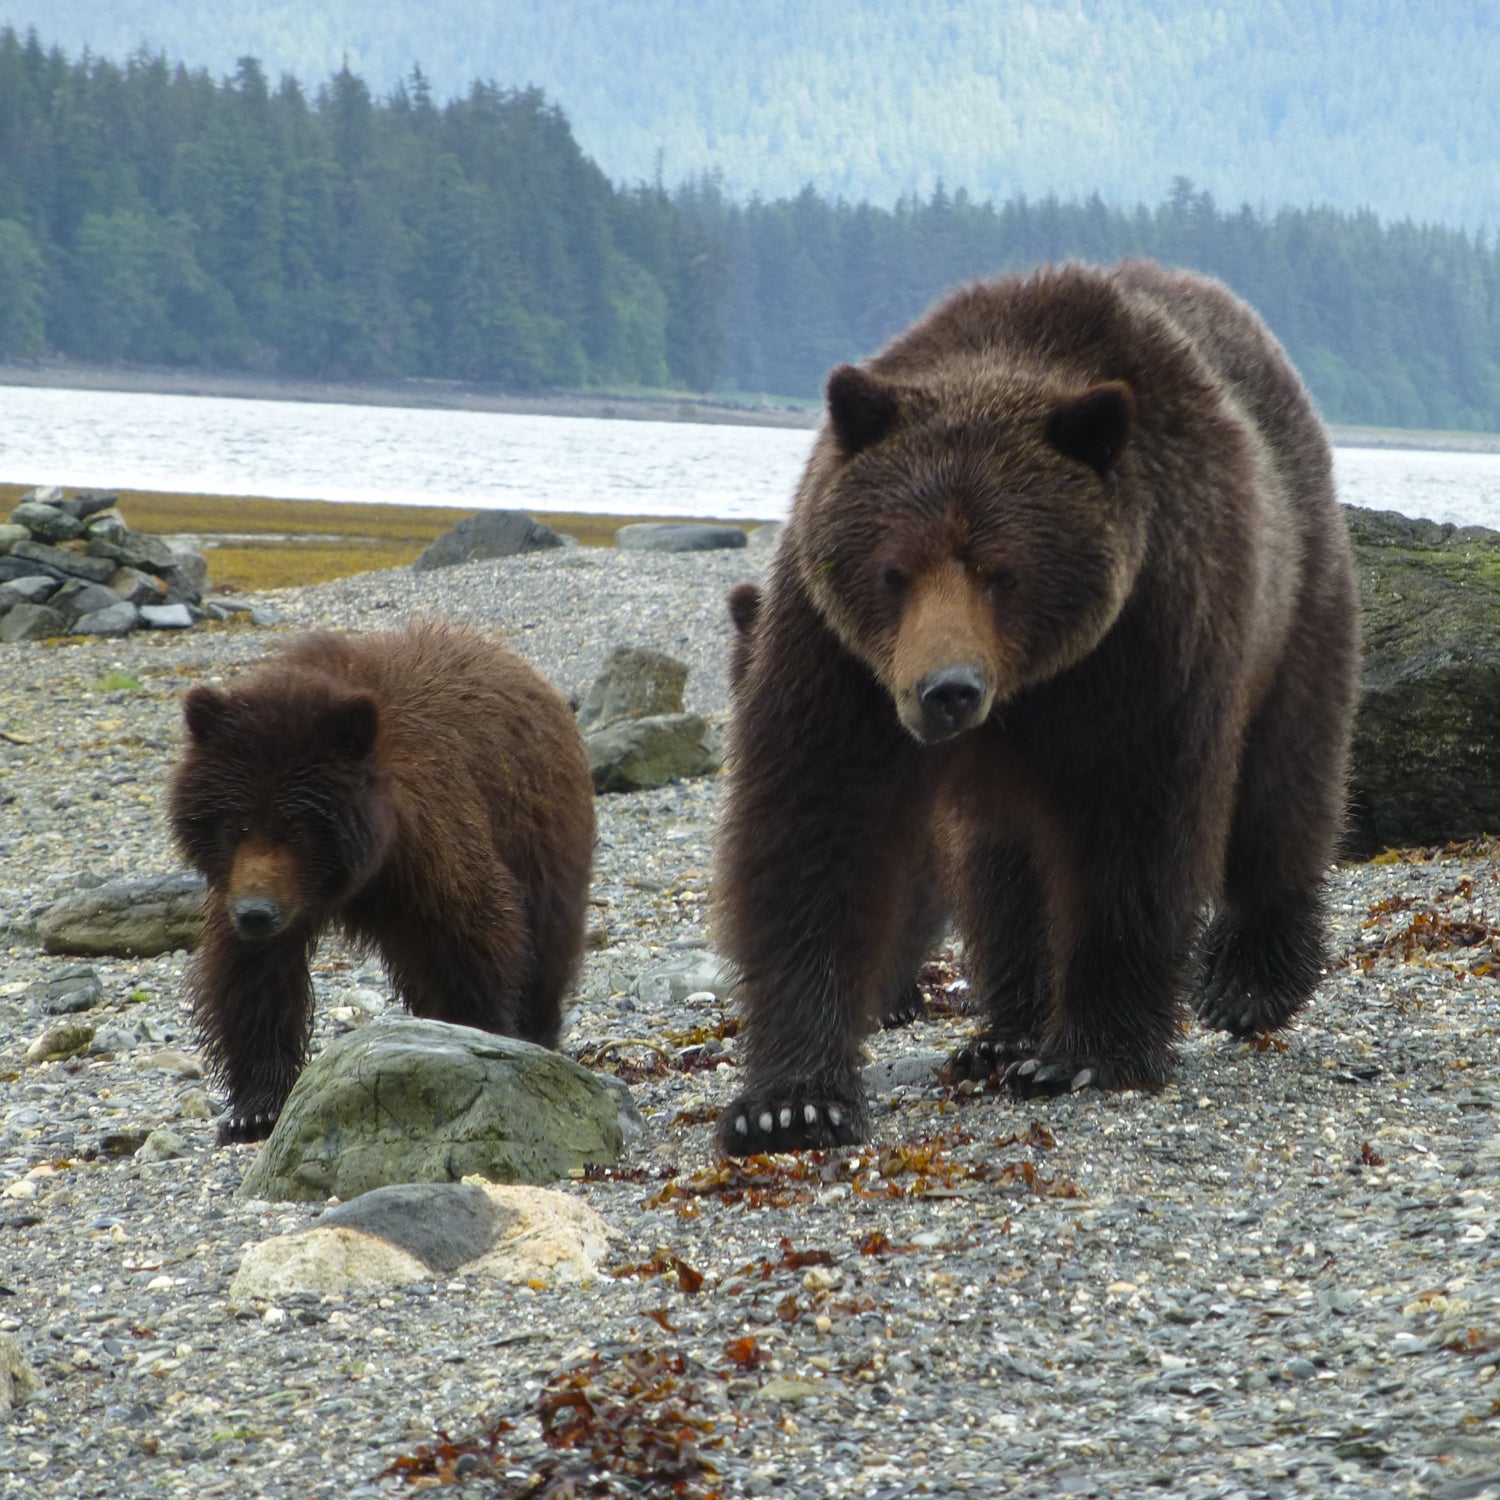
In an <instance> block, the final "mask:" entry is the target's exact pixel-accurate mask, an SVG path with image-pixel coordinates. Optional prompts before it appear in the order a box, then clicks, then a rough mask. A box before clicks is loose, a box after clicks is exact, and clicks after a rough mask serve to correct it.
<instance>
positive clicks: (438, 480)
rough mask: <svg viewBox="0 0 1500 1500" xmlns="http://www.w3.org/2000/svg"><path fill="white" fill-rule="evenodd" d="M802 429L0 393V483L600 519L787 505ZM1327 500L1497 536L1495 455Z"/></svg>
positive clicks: (1417, 471)
mask: <svg viewBox="0 0 1500 1500" xmlns="http://www.w3.org/2000/svg"><path fill="white" fill-rule="evenodd" d="M811 442H812V433H811V432H810V431H807V430H805V429H792V428H777V427H735V426H722V427H720V426H707V425H700V424H697V423H687V422H631V421H606V420H602V419H593V418H586V417H534V416H510V415H500V414H493V413H488V412H466V411H434V410H431V409H428V408H422V409H411V408H402V407H384V406H343V405H336V404H331V403H330V404H315V403H308V402H294V401H244V400H230V399H226V398H221V397H213V396H149V395H132V394H124V393H119V392H113V391H56V390H36V389H32V388H29V387H25V386H0V480H4V481H6V482H9V483H17V484H61V485H65V486H68V487H74V486H82V487H88V486H100V487H103V486H111V487H118V488H121V489H139V490H165V491H180V492H184V493H189V494H221V495H257V496H268V497H271V498H275V499H287V500H371V501H385V502H389V503H400V504H407V505H454V506H461V507H464V508H472V509H475V510H486V509H499V508H507V507H514V508H517V509H525V510H535V511H544V512H546V511H560V512H565V513H566V512H574V513H577V512H593V513H595V514H605V515H656V516H688V517H696V516H722V517H724V518H726V519H743V520H774V519H776V518H778V517H780V516H782V515H784V514H785V513H786V508H787V505H788V503H789V502H790V499H791V494H792V490H793V487H794V485H795V483H796V479H797V475H798V473H799V471H800V470H801V467H802V463H803V460H804V459H805V457H806V455H807V450H808V447H809V445H810V444H811ZM1337 463H1338V474H1339V484H1340V489H1341V492H1342V497H1343V498H1344V499H1345V500H1347V501H1349V502H1350V503H1351V504H1354V505H1363V506H1368V507H1370V508H1371V509H1375V510H1399V511H1401V512H1403V513H1404V514H1406V515H1410V516H1427V517H1429V518H1431V519H1432V520H1435V521H1453V522H1457V523H1459V524H1461V525H1476V524H1477V525H1482V526H1492V527H1495V528H1497V529H1500V454H1488V453H1483V454H1481V453H1432V452H1423V451H1419V450H1415V449H1375V448H1341V449H1339V450H1338V453H1337Z"/></svg>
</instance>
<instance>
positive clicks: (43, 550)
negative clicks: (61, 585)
mask: <svg viewBox="0 0 1500 1500" xmlns="http://www.w3.org/2000/svg"><path fill="white" fill-rule="evenodd" d="M91 545H92V544H91ZM10 557H11V559H12V560H13V561H14V560H17V559H19V560H20V561H23V562H34V563H41V564H42V565H43V567H44V568H51V569H53V570H55V571H56V572H58V573H62V574H64V575H65V576H67V577H69V578H87V579H88V580H89V582H90V583H105V582H107V581H108V579H109V575H110V574H111V573H113V572H114V570H115V569H114V565H113V564H112V563H111V562H110V561H109V560H108V559H107V558H103V557H81V556H79V554H78V553H76V552H64V551H63V549H62V548H61V547H49V546H47V545H46V544H45V543H44V542H17V543H16V544H15V546H14V547H12V548H11V549H10Z"/></svg>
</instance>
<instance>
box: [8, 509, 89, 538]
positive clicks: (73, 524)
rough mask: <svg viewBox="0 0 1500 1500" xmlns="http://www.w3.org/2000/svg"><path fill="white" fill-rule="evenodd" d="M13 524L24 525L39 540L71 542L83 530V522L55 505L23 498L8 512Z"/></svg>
mask: <svg viewBox="0 0 1500 1500" xmlns="http://www.w3.org/2000/svg"><path fill="white" fill-rule="evenodd" d="M10 520H11V524H12V525H13V526H24V527H25V528H26V530H27V531H29V532H30V533H31V535H32V536H33V537H35V538H36V540H37V541H39V542H71V541H72V540H73V538H74V537H76V536H78V535H80V534H81V533H82V531H83V522H82V521H80V520H79V519H78V518H77V517H76V516H70V515H69V514H68V513H67V511H65V510H62V509H61V508H60V507H58V506H56V505H40V504H38V503H37V502H36V501H34V500H23V501H22V502H21V503H20V504H19V505H18V506H17V507H16V508H15V509H14V510H13V511H11V513H10Z"/></svg>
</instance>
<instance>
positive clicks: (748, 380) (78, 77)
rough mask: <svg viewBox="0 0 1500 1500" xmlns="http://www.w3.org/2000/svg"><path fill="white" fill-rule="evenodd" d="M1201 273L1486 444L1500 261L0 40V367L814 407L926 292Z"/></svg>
mask: <svg viewBox="0 0 1500 1500" xmlns="http://www.w3.org/2000/svg"><path fill="white" fill-rule="evenodd" d="M1122 255H1149V256H1153V257H1156V258H1158V259H1160V260H1163V261H1165V262H1168V263H1171V264H1176V265H1183V266H1191V267H1194V268H1197V269H1200V270H1204V271H1207V272H1210V273H1211V274H1214V275H1217V276H1220V277H1222V278H1223V279H1224V280H1225V281H1226V282H1227V283H1228V284H1229V285H1230V286H1232V287H1233V288H1234V289H1235V290H1236V291H1238V292H1239V293H1240V294H1241V295H1242V296H1244V297H1246V298H1247V299H1248V300H1249V301H1251V302H1252V303H1253V304H1254V305H1255V306H1256V307H1257V308H1258V309H1259V310H1260V311H1261V313H1262V314H1263V315H1264V316H1265V318H1266V319H1267V321H1268V322H1269V323H1270V325H1271V327H1272V328H1273V329H1274V330H1275V332H1276V333H1277V334H1278V336H1279V337H1280V338H1281V339H1282V340H1283V342H1284V343H1285V344H1286V346H1287V348H1288V350H1289V352H1290V353H1291V355H1292V357H1293V359H1294V360H1296V362H1297V363H1298V365H1299V368H1300V369H1301V370H1302V373H1303V375H1304V377H1305V378H1306V379H1307V381H1308V383H1309V385H1310V387H1311V388H1312V390H1313V392H1314V394H1315V396H1316V397H1317V399H1318V401H1319V402H1320V404H1321V406H1322V409H1323V411H1324V413H1325V415H1326V416H1327V417H1328V418H1330V419H1331V420H1335V421H1342V422H1357V423H1372V424H1379V425H1391V426H1414V427H1446V428H1479V429H1490V430H1500V249H1497V247H1496V245H1494V244H1493V243H1491V242H1490V240H1489V238H1488V237H1487V236H1486V235H1484V234H1479V235H1475V234H1471V233H1468V232H1466V231H1464V230H1461V229H1456V228H1444V227H1438V226H1434V225H1419V224H1415V223H1412V222H1409V221H1399V222H1390V221H1386V220H1382V219H1380V218H1378V217H1377V216H1376V215H1374V214H1373V213H1369V212H1364V213H1360V212H1347V211H1338V210H1334V209H1331V208H1312V209H1310V208H1284V209H1280V210H1275V211H1269V210H1262V209H1252V208H1250V207H1248V206H1244V207H1236V208H1230V207H1227V206H1221V205H1220V204H1218V203H1216V202H1215V200H1214V199H1213V197H1212V196H1211V195H1210V194H1209V193H1208V192H1206V191H1202V190H1199V189H1197V188H1195V187H1194V185H1193V184H1192V183H1191V182H1189V181H1187V180H1186V179H1181V178H1179V179H1178V180H1176V181H1175V182H1174V183H1173V184H1172V185H1171V188H1170V191H1169V192H1168V194H1167V196H1166V198H1165V199H1164V200H1163V201H1161V202H1160V203H1158V204H1156V205H1154V206H1149V207H1147V206H1143V207H1139V208H1134V209H1130V210H1126V209H1122V208H1118V207H1113V206H1109V205H1107V204H1106V203H1105V202H1104V201H1103V200H1102V199H1101V198H1099V197H1097V196H1095V197H1092V198H1089V199H1085V200H1066V201H1065V200H1062V199H1059V198H1054V197H1040V198H1027V197H1021V196H1016V197H1013V198H1010V199H1007V200H1005V201H984V200H979V199H977V198H971V197H970V196H969V194H968V193H966V192H964V191H962V190H953V191H950V190H949V189H948V188H946V187H945V186H944V185H943V184H942V183H938V184H936V185H935V186H934V187H933V188H932V189H931V190H930V191H928V192H926V193H923V194H911V195H908V196H907V197H905V198H902V199H900V200H899V201H897V202H896V203H895V204H894V205H893V206H889V207H883V206H879V205H874V204H870V203H865V202H858V203H855V202H849V201H845V200H842V199H829V198H827V197H824V196H821V195H820V194H818V193H817V192H815V191H814V190H813V189H811V188H807V189H804V190H803V191H802V192H801V193H800V194H797V195H796V196H793V197H785V198H777V199H760V198H757V197H753V196H752V197H751V198H749V199H748V200H740V199H737V198H735V197H732V196H731V195H730V194H729V193H728V192H727V191H726V190H725V188H724V186H723V184H722V182H721V181H719V180H718V179H715V178H714V177H712V176H700V177H699V178H697V179H695V180H692V181H689V182H687V183H685V184H682V185H679V186H676V187H674V188H670V189H669V188H668V187H667V186H665V185H664V184H663V183H662V182H661V181H659V180H658V181H654V182H637V183H636V184H634V185H627V184H615V183H612V182H611V181H610V180H609V179H608V178H607V177H606V175H605V174H604V172H603V171H602V170H601V169H600V168H599V167H598V166H597V165H596V164H595V163H594V162H593V161H591V160H590V159H589V158H588V157H587V156H586V155H585V154H584V153H583V151H582V150H581V149H580V148H579V146H578V144H577V142H576V140H575V138H574V136H573V133H572V131H571V130H570V127H569V123H568V120H567V119H566V118H565V116H564V114H563V113H562V111H561V110H560V109H559V108H558V107H556V106H555V105H554V104H552V103H550V102H549V101H548V100H547V98H546V97H545V96H544V95H543V94H542V93H541V92H540V91H539V90H537V89H534V88H519V89H502V88H499V87H497V86H495V85H493V84H487V83H475V84H473V85H471V86H470V87H469V89H468V91H467V92H466V93H464V94H463V95H461V96H460V97H456V98H453V99H451V100H448V101H447V102H443V103H439V102H437V100H436V99H435V97H434V94H433V90H432V88H431V87H430V85H429V83H428V81H427V80H426V79H425V78H424V76H423V75H422V73H421V71H420V70H419V69H415V68H414V69H412V70H411V72H410V73H409V75H408V77H407V78H406V80H405V82H404V83H402V84H401V85H399V86H398V87H396V88H395V89H394V90H392V91H390V92H389V93H387V94H385V95H384V96H382V97H378V98H377V97H376V96H374V95H373V94H372V92H371V90H370V89H369V87H368V86H367V85H366V84H365V83H364V82H363V81H362V80H361V78H360V77H358V76H357V75H356V74H354V73H353V72H351V71H350V70H349V68H348V67H347V66H346V67H344V68H343V69H341V70H340V71H339V72H338V73H336V74H334V75H333V76H332V77H331V78H329V79H328V80H327V81H326V82H325V83H323V84H322V85H321V86H319V87H318V88H317V89H316V91H315V92H313V93H309V92H308V91H307V90H306V89H305V88H304V87H303V85H302V84H301V83H299V82H298V81H297V80H295V79H294V78H291V77H286V76H284V77H282V78H281V79H280V81H279V82H278V83H277V84H276V85H275V86H272V85H271V84H270V82H269V81H268V79H267V78H266V76H265V73H264V71H263V69H262V68H261V66H260V65H259V64H258V63H257V62H256V61H254V60H253V59H251V58H248V57H247V58H242V59H241V60H240V61H239V63H238V64H237V65H236V67H235V69H234V71H233V72H232V74H230V75H229V76H227V77H224V78H221V79H215V78H213V77H211V76H210V75H209V74H208V73H207V72H206V71H205V70H202V69H197V70H190V69H188V68H186V67H184V66H181V65H174V64H172V63H170V62H169V61H168V60H167V59H166V57H165V56H163V55H161V54H157V53H152V52H150V51H147V50H144V49H142V50H140V51H138V52H136V53H134V54H133V55H131V56H130V57H129V58H128V59H127V60H126V61H124V62H114V61H109V60H106V59H104V58H101V57H94V56H91V55H89V54H84V55H83V56H81V57H79V58H76V59H70V58H68V57H67V56H65V55H64V54H63V53H62V52H61V51H60V50H59V49H57V48H47V47H44V46H43V44H42V43H41V42H40V41H39V39H38V38H37V36H36V35H35V33H31V32H28V33H27V34H25V35H24V36H23V35H21V34H19V33H17V32H16V31H15V30H14V29H13V28H3V29H0V357H11V358H14V357H34V356H38V355H42V354H54V355H60V356H64V357H68V358H73V359H78V360H84V361H92V362H106V363H107V362H116V361H129V362H131V363H135V364H147V365H164V366H204V367H215V368H227V369H243V370H250V371H257V372H264V373H280V374H286V375H298V376H304V377H313V378H329V379H332V378H373V377H388V376H419V377H428V378H434V379H451V380H463V381H475V382H485V383H491V384H494V385H496V386H499V387H502V388H505V389H510V390H516V391H537V390H544V389H549V388H569V389H578V388H596V389H597V388H610V389H631V388H655V389H661V388H671V389H680V390H692V391H715V392H723V393H731V392H747V393H764V394H769V395H774V396H778V397H797V398H815V397H816V395H817V393H818V391H819V388H820V386H821V383H822V379H823V377H824V375H825V373H826V371H827V370H828V368H829V367H830V366H831V365H832V364H835V363H837V362H838V361H840V360H843V359H852V358H859V357H860V356H862V355H864V354H867V353H869V352H871V351H872V350H874V349H875V348H877V347H878V346H879V345H880V344H881V343H882V342H884V340H886V339H887V338H889V337H890V336H891V335H892V334H893V333H895V332H896V331H898V330H899V329H900V328H901V327H902V326H904V325H905V324H906V323H907V322H909V321H910V320H911V318H913V317H914V316H916V315H917V314H918V313H919V312H920V311H921V310H922V309H923V308H924V307H925V306H926V305H927V304H928V303H929V302H930V301H931V300H932V299H933V298H934V297H935V296H937V295H938V294H940V293H941V292H942V291H943V290H945V289H946V288H948V287H951V286H953V285H955V284H956V283H959V282H961V281H964V280H967V279H969V278H971V277H974V276H977V275H984V274H989V273H993V272H996V271H1001V270H1006V269H1012V268H1024V267H1028V266H1031V265H1033V264H1036V263H1037V262H1040V261H1050V260H1057V259H1061V258H1065V257H1077V258H1081V259H1086V260H1090V261H1098V262H1108V261H1111V260H1114V259H1116V258H1118V257H1120V256H1122Z"/></svg>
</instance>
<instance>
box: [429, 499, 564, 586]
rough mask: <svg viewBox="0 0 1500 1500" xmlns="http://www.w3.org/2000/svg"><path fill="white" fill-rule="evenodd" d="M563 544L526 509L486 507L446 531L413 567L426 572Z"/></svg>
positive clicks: (561, 540) (556, 535)
mask: <svg viewBox="0 0 1500 1500" xmlns="http://www.w3.org/2000/svg"><path fill="white" fill-rule="evenodd" d="M563 545H564V544H563V539H562V538H561V537H560V536H559V535H558V534H557V533H556V532H555V531H553V529H552V528H551V527H550V526H544V525H542V523H541V522H540V521H534V520H533V519H532V518H531V517H530V516H528V515H526V514H525V513H524V512H523V511H519V510H484V511H480V512H479V514H478V515H474V516H468V517H466V518H465V519H464V520H462V521H460V522H459V523H458V525H457V526H455V527H454V528H453V530H452V531H448V532H444V534H443V535H442V536H440V537H439V538H438V539H437V540H436V541H435V542H433V543H432V545H431V546H430V547H428V548H427V549H426V551H424V552H423V553H422V555H421V556H420V557H418V558H417V560H416V561H415V562H414V563H413V564H412V565H411V567H412V572H414V573H426V572H428V571H430V570H431V569H433V568H452V567H456V566H457V565H458V564H459V563H468V562H482V561H484V560H485V559H486V558H491V557H515V556H517V555H518V554H519V553H522V552H541V551H545V550H547V549H548V548H552V547H561V546H563Z"/></svg>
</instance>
